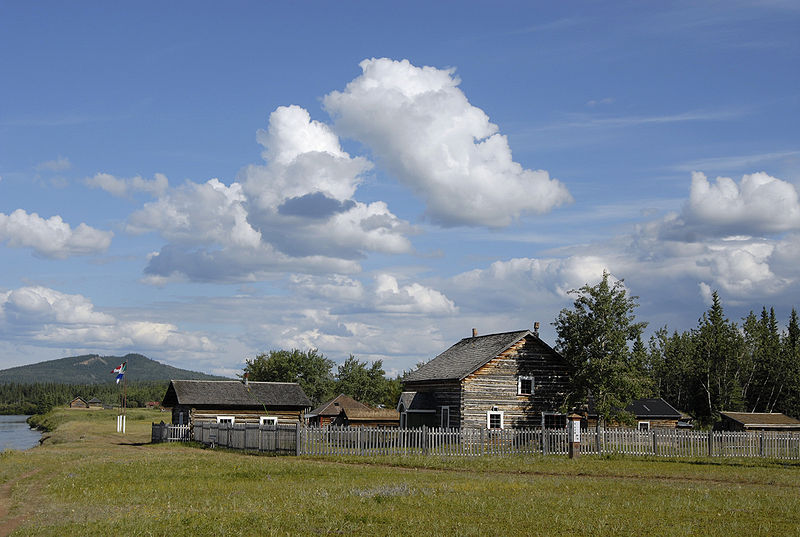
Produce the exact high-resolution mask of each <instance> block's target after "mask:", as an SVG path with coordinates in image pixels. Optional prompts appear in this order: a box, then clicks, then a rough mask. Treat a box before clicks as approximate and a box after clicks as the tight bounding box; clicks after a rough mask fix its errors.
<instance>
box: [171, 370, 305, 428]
mask: <svg viewBox="0 0 800 537" xmlns="http://www.w3.org/2000/svg"><path fill="white" fill-rule="evenodd" d="M161 406H163V407H166V408H171V409H172V423H174V424H176V425H184V424H188V423H193V422H199V421H215V422H217V423H242V422H244V423H247V422H250V423H278V422H280V423H288V422H291V423H296V422H299V421H301V420H302V417H303V414H305V413H306V412H307V411H308V410H309V409H310V408H311V401H310V400H309V399H308V397H307V396H306V394H305V392H303V388H301V387H300V385H299V384H297V383H296V382H240V381H237V380H172V381H170V383H169V386H168V387H167V393H166V394H165V395H164V400H163V401H162V403H161Z"/></svg>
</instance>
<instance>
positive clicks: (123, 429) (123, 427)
mask: <svg viewBox="0 0 800 537" xmlns="http://www.w3.org/2000/svg"><path fill="white" fill-rule="evenodd" d="M125 417H126V416H125V414H123V415H122V434H125Z"/></svg>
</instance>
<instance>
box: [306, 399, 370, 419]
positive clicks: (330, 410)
mask: <svg viewBox="0 0 800 537" xmlns="http://www.w3.org/2000/svg"><path fill="white" fill-rule="evenodd" d="M345 409H346V410H370V407H368V406H367V405H365V404H364V403H360V402H358V401H356V400H355V399H353V398H352V397H350V396H348V395H345V394H343V393H341V394H339V395H337V396H336V397H334V398H333V399H331V400H330V401H327V402H325V403H322V404H321V405H320V406H318V407H317V408H315V409H314V410H312V411H311V412H309V413H308V414H306V419H307V420H308V424H309V425H311V426H316V427H320V426H325V425H330V424H331V423H332V422H333V421H334V420H336V418H337V417H338V416H339V414H341V412H342V410H345Z"/></svg>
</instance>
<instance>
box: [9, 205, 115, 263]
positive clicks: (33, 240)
mask: <svg viewBox="0 0 800 537" xmlns="http://www.w3.org/2000/svg"><path fill="white" fill-rule="evenodd" d="M113 236H114V233H112V232H111V231H101V230H99V229H95V228H93V227H90V226H87V225H86V224H83V223H81V224H80V225H78V227H76V228H75V229H72V227H70V225H69V224H67V223H66V222H64V221H63V220H62V219H61V217H60V216H58V215H56V216H52V217H50V218H48V219H46V220H45V219H44V218H42V217H40V216H39V215H38V214H36V213H31V214H28V213H27V212H25V211H24V210H22V209H17V210H16V211H14V212H13V213H11V214H10V215H6V214H3V213H0V241H7V244H8V246H12V247H17V248H32V249H33V251H34V252H36V254H38V255H40V256H42V257H49V258H53V259H65V258H67V257H70V256H73V255H88V254H95V253H99V252H103V251H105V250H106V249H108V247H109V245H110V244H111V238H112V237H113Z"/></svg>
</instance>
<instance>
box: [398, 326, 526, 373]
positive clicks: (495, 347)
mask: <svg viewBox="0 0 800 537" xmlns="http://www.w3.org/2000/svg"><path fill="white" fill-rule="evenodd" d="M526 336H531V337H536V336H534V334H533V332H531V331H530V330H517V331H515V332H503V333H501V334H489V335H486V336H476V337H466V338H464V339H462V340H461V341H459V342H458V343H456V344H455V345H453V346H452V347H450V348H449V349H447V350H446V351H444V352H443V353H441V354H440V355H439V356H437V357H436V358H434V359H433V360H431V361H430V362H428V363H427V364H424V365H422V366H421V367H420V368H419V369H417V370H415V371H412V372H411V373H409V374H408V375H406V378H404V379H403V381H404V382H418V381H424V380H462V379H464V378H465V377H467V376H468V375H470V374H471V373H474V372H475V371H476V370H478V369H479V368H480V367H482V366H484V365H486V364H487V363H488V362H489V361H490V360H491V359H492V358H494V357H496V356H497V355H498V354H500V353H502V352H503V351H505V350H507V349H508V348H509V347H511V346H512V345H514V344H515V343H517V342H518V341H519V340H520V339H522V338H524V337H526ZM536 339H539V338H538V337H536ZM540 341H541V340H540Z"/></svg>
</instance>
